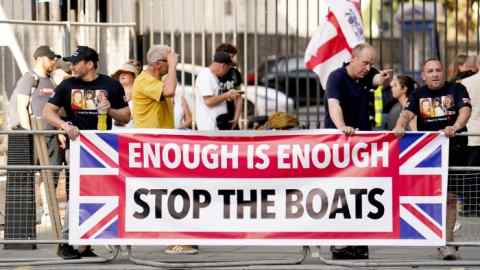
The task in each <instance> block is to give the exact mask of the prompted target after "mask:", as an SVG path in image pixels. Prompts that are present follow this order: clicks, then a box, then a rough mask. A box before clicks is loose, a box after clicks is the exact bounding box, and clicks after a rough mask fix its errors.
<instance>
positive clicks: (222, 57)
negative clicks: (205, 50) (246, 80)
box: [213, 52, 233, 65]
mask: <svg viewBox="0 0 480 270" xmlns="http://www.w3.org/2000/svg"><path fill="white" fill-rule="evenodd" d="M213 62H215V63H221V64H227V65H233V61H232V57H230V54H228V53H226V52H216V53H215V55H214V56H213Z"/></svg>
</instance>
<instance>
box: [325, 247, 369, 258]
mask: <svg viewBox="0 0 480 270" xmlns="http://www.w3.org/2000/svg"><path fill="white" fill-rule="evenodd" d="M330 250H331V252H332V259H333V260H368V247H367V246H355V247H354V246H347V247H344V248H335V247H332V248H331V249H330Z"/></svg>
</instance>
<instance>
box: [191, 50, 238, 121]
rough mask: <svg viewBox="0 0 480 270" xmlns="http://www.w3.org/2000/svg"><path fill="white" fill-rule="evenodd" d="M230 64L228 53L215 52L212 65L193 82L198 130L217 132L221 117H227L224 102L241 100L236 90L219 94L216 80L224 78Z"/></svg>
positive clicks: (203, 70) (230, 59) (218, 85)
mask: <svg viewBox="0 0 480 270" xmlns="http://www.w3.org/2000/svg"><path fill="white" fill-rule="evenodd" d="M232 64H233V62H232V58H231V57H230V55H229V54H228V53H226V52H217V53H215V55H214V58H213V63H212V64H211V65H210V66H209V67H207V68H204V69H202V71H200V73H199V74H198V77H197V80H196V82H195V88H196V89H195V91H196V92H195V99H196V113H195V121H196V124H197V127H198V130H218V129H219V128H218V124H220V125H221V124H222V123H221V122H222V121H223V120H224V119H223V118H224V117H222V116H223V115H225V116H226V115H227V103H226V101H228V100H232V101H233V100H236V99H237V98H241V97H240V93H239V91H238V90H233V89H232V90H229V91H227V92H225V93H223V94H222V93H220V84H219V81H218V78H219V77H222V76H224V75H225V74H226V73H227V72H228V71H229V70H230V68H231V66H232ZM217 118H218V119H217ZM225 119H227V118H226V117H225ZM227 121H228V120H227ZM227 124H228V123H227Z"/></svg>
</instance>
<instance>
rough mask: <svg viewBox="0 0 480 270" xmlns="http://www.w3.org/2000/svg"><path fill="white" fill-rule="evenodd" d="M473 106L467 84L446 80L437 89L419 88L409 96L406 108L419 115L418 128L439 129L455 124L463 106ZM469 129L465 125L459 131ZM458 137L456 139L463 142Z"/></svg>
mask: <svg viewBox="0 0 480 270" xmlns="http://www.w3.org/2000/svg"><path fill="white" fill-rule="evenodd" d="M465 106H467V107H472V106H471V104H470V97H469V95H468V92H467V89H466V88H465V86H463V85H461V84H459V83H451V82H446V83H445V85H444V86H443V87H442V88H440V89H437V90H430V89H429V88H428V87H427V86H422V87H419V88H417V90H415V91H414V92H413V93H412V94H411V95H410V97H409V98H408V104H407V107H406V109H407V110H409V111H411V112H413V113H414V114H416V115H417V129H418V130H420V131H439V130H442V129H444V128H445V127H447V126H453V124H455V121H457V118H458V114H459V110H460V109H461V108H462V107H465ZM464 131H467V128H466V127H464V128H462V129H461V130H459V131H458V132H464ZM461 138H464V139H467V138H466V137H458V138H457V140H456V141H458V143H462V142H461V141H462V140H461Z"/></svg>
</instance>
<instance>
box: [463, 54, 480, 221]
mask: <svg viewBox="0 0 480 270" xmlns="http://www.w3.org/2000/svg"><path fill="white" fill-rule="evenodd" d="M477 68H479V70H480V57H477ZM460 83H461V84H463V85H464V86H465V88H467V91H468V95H469V96H470V101H471V104H472V115H471V116H470V120H468V123H467V128H468V132H471V133H479V132H480V71H478V72H477V73H475V74H474V75H472V76H470V77H467V78H465V79H462V80H461V81H460ZM465 154H466V155H468V160H467V164H466V165H467V166H472V167H473V166H475V167H476V166H480V137H478V136H469V137H468V148H467V149H466V153H465ZM463 181H464V185H465V186H464V187H462V192H463V194H462V195H463V206H462V211H461V212H460V216H468V217H480V203H478V198H479V196H480V180H479V179H477V178H476V177H469V179H466V180H463Z"/></svg>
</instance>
